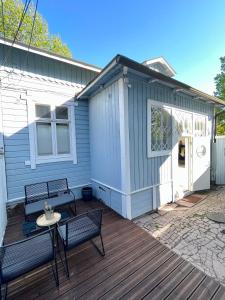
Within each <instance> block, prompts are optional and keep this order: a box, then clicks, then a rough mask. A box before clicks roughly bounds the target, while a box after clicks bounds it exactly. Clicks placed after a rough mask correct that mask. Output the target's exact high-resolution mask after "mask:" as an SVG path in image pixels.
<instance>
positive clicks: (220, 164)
mask: <svg viewBox="0 0 225 300" xmlns="http://www.w3.org/2000/svg"><path fill="white" fill-rule="evenodd" d="M213 148H214V151H213V152H214V155H213V157H212V162H213V166H214V167H213V169H215V170H216V172H215V173H216V184H225V136H217V137H216V143H215V144H213Z"/></svg>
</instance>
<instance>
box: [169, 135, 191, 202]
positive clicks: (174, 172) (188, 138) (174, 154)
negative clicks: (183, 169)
mask: <svg viewBox="0 0 225 300" xmlns="http://www.w3.org/2000/svg"><path fill="white" fill-rule="evenodd" d="M180 138H184V139H185V142H186V141H187V152H186V153H187V158H185V159H186V163H187V168H188V170H187V172H188V184H187V191H186V192H185V193H184V194H183V197H185V196H188V195H190V194H191V193H192V180H191V177H192V174H191V172H192V136H188V135H175V134H174V135H173V139H172V140H173V150H172V160H171V165H172V168H171V169H172V178H173V201H176V200H178V199H177V197H176V193H177V191H176V190H175V189H176V188H177V187H178V182H177V180H176V178H177V169H178V141H179V139H180ZM177 196H178V197H179V195H177ZM179 199H180V198H179Z"/></svg>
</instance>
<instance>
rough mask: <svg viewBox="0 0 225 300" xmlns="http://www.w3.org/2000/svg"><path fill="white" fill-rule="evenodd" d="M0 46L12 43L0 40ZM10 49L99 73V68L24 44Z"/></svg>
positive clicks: (16, 44) (17, 44)
mask: <svg viewBox="0 0 225 300" xmlns="http://www.w3.org/2000/svg"><path fill="white" fill-rule="evenodd" d="M0 44H4V45H7V46H12V41H10V40H8V39H7V40H6V39H5V40H4V39H2V38H0ZM12 47H13V48H17V49H21V50H25V51H28V50H29V52H31V53H35V54H38V55H41V56H45V57H48V58H51V59H54V60H58V61H61V62H64V63H67V64H70V65H73V66H76V67H80V68H83V69H87V70H90V71H94V72H98V73H99V72H101V68H98V67H96V66H93V65H89V64H86V63H84V62H81V61H77V60H73V59H68V58H64V57H62V56H58V55H55V54H52V53H50V52H48V51H45V50H42V49H38V48H35V47H33V46H32V47H30V48H29V47H28V46H27V45H25V44H22V43H18V42H16V43H14V44H13V46H12Z"/></svg>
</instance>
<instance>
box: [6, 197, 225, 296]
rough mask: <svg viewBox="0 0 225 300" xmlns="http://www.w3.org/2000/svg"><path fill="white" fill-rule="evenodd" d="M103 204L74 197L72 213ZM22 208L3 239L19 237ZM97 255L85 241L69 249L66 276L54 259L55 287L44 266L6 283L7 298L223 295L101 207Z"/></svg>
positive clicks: (214, 284) (224, 292) (213, 283)
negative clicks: (100, 247) (100, 246)
mask: <svg viewBox="0 0 225 300" xmlns="http://www.w3.org/2000/svg"><path fill="white" fill-rule="evenodd" d="M96 207H103V205H102V204H101V203H99V202H97V201H91V202H88V203H84V202H82V201H78V205H77V211H78V213H82V212H84V211H87V210H89V209H91V208H96ZM22 222H23V211H22V209H21V207H19V208H16V209H15V210H14V211H13V212H12V213H11V214H10V216H9V220H8V226H7V230H6V236H5V243H9V242H13V241H17V240H19V239H22V238H24V237H23V233H22ZM103 240H104V244H105V250H106V256H105V257H104V258H103V257H101V256H100V255H99V254H98V253H97V251H96V249H95V248H94V247H93V246H92V244H91V243H90V242H87V243H85V244H83V245H81V246H79V247H77V248H75V249H74V250H71V251H70V252H69V266H70V275H71V276H70V279H69V280H68V279H67V278H66V275H65V273H64V270H63V267H62V265H61V263H59V279H60V286H59V288H58V289H57V288H56V287H55V281H54V279H53V276H52V273H51V268H50V266H49V265H46V266H45V267H42V268H39V269H37V270H35V271H33V272H31V273H29V274H27V275H26V276H23V277H20V278H19V279H18V280H15V281H13V282H11V283H10V284H9V287H8V293H9V294H8V299H17V300H18V299H27V300H30V299H38V300H39V299H56V298H58V299H85V300H86V299H99V298H101V299H107V300H109V299H120V298H123V299H143V298H145V299H151V300H153V299H157V300H161V299H165V298H166V299H171V300H174V299H182V300H183V299H193V300H196V299H204V300H208V299H225V288H224V287H222V286H221V285H220V284H219V283H217V282H216V281H214V280H213V279H211V278H209V277H208V276H206V275H205V274H204V273H202V272H200V271H199V270H198V269H196V268H195V267H193V266H192V265H191V264H190V263H188V262H186V261H185V260H183V259H182V258H181V257H179V256H178V255H176V254H175V253H174V252H172V251H170V250H169V249H168V248H166V247H165V246H164V245H162V244H161V243H160V242H159V241H157V240H155V239H154V238H153V237H151V236H150V235H149V234H148V233H147V232H145V231H144V230H143V229H141V228H139V227H138V226H137V225H135V224H134V223H133V222H131V221H128V220H125V219H123V218H122V217H120V216H118V215H117V214H116V213H115V212H113V211H112V210H110V209H109V208H107V207H104V214H103Z"/></svg>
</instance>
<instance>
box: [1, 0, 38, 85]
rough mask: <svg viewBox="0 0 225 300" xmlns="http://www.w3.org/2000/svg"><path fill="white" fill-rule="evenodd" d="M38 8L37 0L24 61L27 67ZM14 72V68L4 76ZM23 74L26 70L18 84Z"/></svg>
mask: <svg viewBox="0 0 225 300" xmlns="http://www.w3.org/2000/svg"><path fill="white" fill-rule="evenodd" d="M37 8H38V0H36V5H35V11H34V15H33V20H32V25H31V34H30V39H29V44H28V48H27V52H26V56H25V59H24V62H25V63H24V65H25V66H26V68H27V66H28V55H29V50H30V46H31V42H32V38H33V33H34V26H35V20H36V15H37ZM25 66H24V68H25ZM12 72H13V70H11V72H9V74H7V75H6V76H5V77H4V78H6V77H9V76H10V74H11V73H12ZM23 74H24V71H23V73H21V74H20V78H19V79H18V82H17V84H19V82H20V81H21V79H22V76H23ZM4 78H3V79H4ZM9 86H10V84H8V85H7V86H6V87H9Z"/></svg>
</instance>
